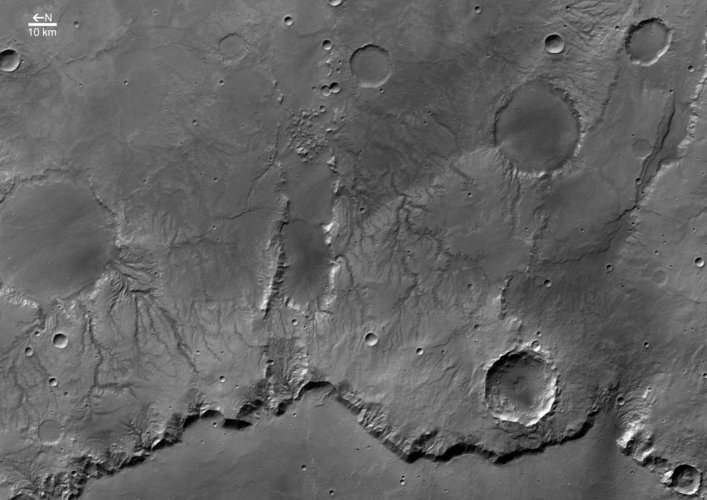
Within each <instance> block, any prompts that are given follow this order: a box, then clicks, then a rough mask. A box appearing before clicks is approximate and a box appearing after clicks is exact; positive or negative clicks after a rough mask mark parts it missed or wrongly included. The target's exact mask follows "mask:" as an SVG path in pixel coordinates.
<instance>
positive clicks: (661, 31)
mask: <svg viewBox="0 0 707 500" xmlns="http://www.w3.org/2000/svg"><path fill="white" fill-rule="evenodd" d="M670 39H671V35H670V30H669V29H668V27H667V26H666V25H665V23H663V21H661V20H660V19H656V18H653V19H646V20H643V21H641V22H640V23H638V24H634V25H633V26H631V27H630V28H629V30H628V36H627V37H626V52H628V56H629V58H630V59H631V61H632V62H633V63H635V64H641V65H643V66H650V65H651V64H654V63H656V62H657V61H658V59H660V58H661V57H662V55H663V54H665V53H666V52H667V51H668V47H670Z"/></svg>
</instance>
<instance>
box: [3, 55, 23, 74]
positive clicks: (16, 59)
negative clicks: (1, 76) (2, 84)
mask: <svg viewBox="0 0 707 500" xmlns="http://www.w3.org/2000/svg"><path fill="white" fill-rule="evenodd" d="M20 62H21V59H20V55H19V54H18V53H17V51H16V50H15V49H4V50H2V51H0V70H2V71H4V72H5V73H12V72H13V71H17V68H19V67H20Z"/></svg>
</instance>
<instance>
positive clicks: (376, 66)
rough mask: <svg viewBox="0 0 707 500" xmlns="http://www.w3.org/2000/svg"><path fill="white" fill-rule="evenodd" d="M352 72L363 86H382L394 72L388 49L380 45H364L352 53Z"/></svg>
mask: <svg viewBox="0 0 707 500" xmlns="http://www.w3.org/2000/svg"><path fill="white" fill-rule="evenodd" d="M350 62H351V73H353V75H354V76H355V77H356V79H357V80H358V84H359V85H360V86H361V87H380V86H381V85H383V84H384V83H385V82H387V81H388V79H389V78H390V75H391V74H392V64H391V62H390V54H388V51H387V50H385V49H383V48H382V47H379V46H378V45H372V44H368V45H364V46H363V47H359V48H358V49H356V50H355V51H354V53H353V54H352V55H351V61H350Z"/></svg>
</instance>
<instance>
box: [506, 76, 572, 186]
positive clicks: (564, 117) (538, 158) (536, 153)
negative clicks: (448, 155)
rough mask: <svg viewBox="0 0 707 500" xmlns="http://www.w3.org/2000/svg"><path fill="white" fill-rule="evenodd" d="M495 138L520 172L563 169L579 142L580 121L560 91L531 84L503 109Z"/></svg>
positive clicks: (521, 90)
mask: <svg viewBox="0 0 707 500" xmlns="http://www.w3.org/2000/svg"><path fill="white" fill-rule="evenodd" d="M494 139H495V143H496V145H497V146H498V147H499V149H500V150H501V152H502V153H503V155H504V156H505V157H506V158H508V159H509V160H510V161H511V163H513V164H514V165H515V167H516V168H518V169H519V170H522V171H526V172H547V171H551V170H555V169H558V168H560V167H561V166H562V165H563V164H564V163H565V162H566V161H567V160H568V159H569V158H570V157H571V156H572V154H573V152H574V150H575V148H576V146H577V142H578V141H579V122H578V119H577V116H576V114H575V113H574V111H573V110H572V107H571V105H570V103H568V101H567V100H566V98H565V97H564V96H563V95H561V94H560V93H559V92H558V91H556V90H554V89H551V88H549V87H545V86H542V85H537V84H536V85H530V86H526V87H522V88H521V89H520V90H518V91H517V92H516V93H515V94H514V95H513V97H512V98H511V99H510V101H509V102H508V103H507V104H506V105H505V106H503V107H502V108H501V109H500V110H499V112H498V114H497V116H496V125H495V127H494Z"/></svg>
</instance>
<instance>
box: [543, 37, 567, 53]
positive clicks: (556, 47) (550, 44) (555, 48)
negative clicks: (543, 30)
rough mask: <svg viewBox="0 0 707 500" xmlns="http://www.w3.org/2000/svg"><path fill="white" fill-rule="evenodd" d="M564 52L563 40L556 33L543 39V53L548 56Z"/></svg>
mask: <svg viewBox="0 0 707 500" xmlns="http://www.w3.org/2000/svg"><path fill="white" fill-rule="evenodd" d="M563 50H565V40H564V39H563V38H562V36H561V35H559V34H557V33H551V34H549V35H548V36H546V37H545V51H546V52H547V53H548V54H560V53H561V52H562V51H563Z"/></svg>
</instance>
